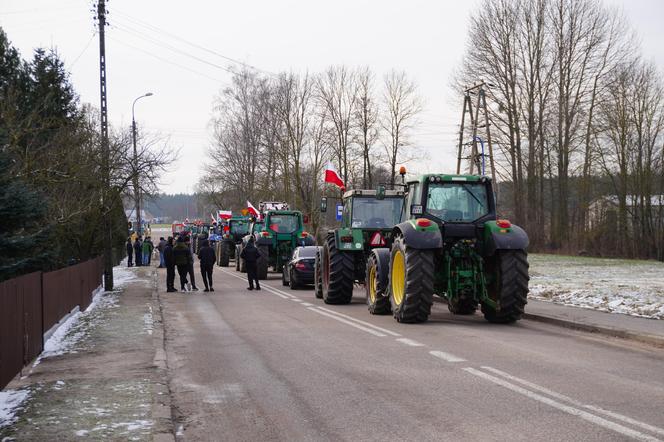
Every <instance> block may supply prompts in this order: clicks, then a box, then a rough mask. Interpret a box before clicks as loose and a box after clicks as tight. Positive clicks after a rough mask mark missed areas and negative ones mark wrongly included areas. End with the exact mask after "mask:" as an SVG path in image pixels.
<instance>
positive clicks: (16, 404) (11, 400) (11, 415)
mask: <svg viewBox="0 0 664 442" xmlns="http://www.w3.org/2000/svg"><path fill="white" fill-rule="evenodd" d="M29 395H30V391H29V390H27V389H24V390H6V391H0V428H2V427H5V426H7V425H11V424H13V423H14V422H15V421H16V413H17V412H18V411H20V410H21V409H22V408H23V407H22V405H23V401H25V400H26V399H27V398H28V396H29Z"/></svg>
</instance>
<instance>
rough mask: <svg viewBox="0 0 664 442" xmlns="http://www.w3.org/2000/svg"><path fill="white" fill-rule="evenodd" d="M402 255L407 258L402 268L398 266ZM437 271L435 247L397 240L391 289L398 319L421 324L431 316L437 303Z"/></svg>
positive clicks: (395, 314)
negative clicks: (425, 246) (424, 247)
mask: <svg viewBox="0 0 664 442" xmlns="http://www.w3.org/2000/svg"><path fill="white" fill-rule="evenodd" d="M399 256H401V258H400V259H402V260H403V261H402V262H401V267H402V268H401V269H399V268H395V262H396V261H397V259H399V258H398V257H399ZM434 272H435V265H434V250H428V249H427V250H421V249H413V248H411V247H408V246H407V245H406V244H405V242H404V240H403V237H401V236H398V237H396V238H395V239H394V242H393V243H392V252H391V253H390V277H389V285H388V288H389V291H390V303H391V305H392V314H393V315H394V318H395V319H396V320H397V321H398V322H405V323H418V322H424V321H426V320H427V319H428V318H429V314H431V305H432V304H433V279H434ZM399 287H401V290H400V294H401V296H399V293H398V292H399Z"/></svg>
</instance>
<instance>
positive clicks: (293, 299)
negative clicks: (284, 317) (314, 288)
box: [290, 298, 302, 302]
mask: <svg viewBox="0 0 664 442" xmlns="http://www.w3.org/2000/svg"><path fill="white" fill-rule="evenodd" d="M290 300H291V301H295V302H302V300H301V299H298V298H290Z"/></svg>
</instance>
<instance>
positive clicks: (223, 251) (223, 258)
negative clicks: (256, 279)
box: [219, 241, 231, 267]
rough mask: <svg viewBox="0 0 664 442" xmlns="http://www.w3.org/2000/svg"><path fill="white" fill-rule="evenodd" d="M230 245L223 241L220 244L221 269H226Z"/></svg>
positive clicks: (229, 257)
mask: <svg viewBox="0 0 664 442" xmlns="http://www.w3.org/2000/svg"><path fill="white" fill-rule="evenodd" d="M230 249H231V245H230V244H229V243H228V242H226V241H224V242H222V243H221V251H220V253H219V265H220V266H221V267H228V264H229V263H230V259H231V250H230Z"/></svg>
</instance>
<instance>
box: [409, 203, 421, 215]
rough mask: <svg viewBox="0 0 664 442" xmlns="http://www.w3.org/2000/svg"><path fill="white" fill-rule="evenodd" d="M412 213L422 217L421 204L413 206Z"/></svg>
mask: <svg viewBox="0 0 664 442" xmlns="http://www.w3.org/2000/svg"><path fill="white" fill-rule="evenodd" d="M410 213H412V214H413V215H422V205H421V204H413V205H411V206H410Z"/></svg>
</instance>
